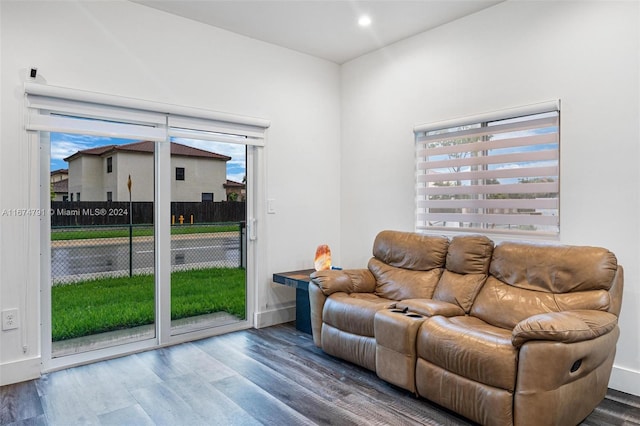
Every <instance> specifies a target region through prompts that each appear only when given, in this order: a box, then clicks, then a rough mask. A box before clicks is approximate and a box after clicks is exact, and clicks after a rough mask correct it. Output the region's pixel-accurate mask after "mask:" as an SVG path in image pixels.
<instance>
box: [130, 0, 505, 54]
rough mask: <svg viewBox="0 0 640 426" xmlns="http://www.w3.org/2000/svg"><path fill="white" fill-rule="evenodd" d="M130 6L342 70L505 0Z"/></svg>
mask: <svg viewBox="0 0 640 426" xmlns="http://www.w3.org/2000/svg"><path fill="white" fill-rule="evenodd" d="M131 1H133V2H135V3H139V4H142V5H145V6H148V7H152V8H154V9H159V10H163V11H165V12H168V13H171V14H174V15H178V16H182V17H184V18H188V19H193V20H195V21H199V22H202V23H205V24H208V25H212V26H215V27H218V28H223V29H225V30H228V31H232V32H234V33H238V34H242V35H245V36H248V37H251V38H254V39H257V40H262V41H265V42H267V43H272V44H276V45H279V46H282V47H286V48H289V49H293V50H296V51H298V52H303V53H307V54H309V55H313V56H317V57H319V58H324V59H327V60H329V61H332V62H335V63H338V64H342V63H344V62H347V61H349V60H351V59H354V58H357V57H358V56H361V55H363V54H365V53H368V52H371V51H373V50H376V49H379V48H381V47H383V46H387V45H389V44H391V43H394V42H396V41H399V40H402V39H404V38H407V37H410V36H413V35H415V34H418V33H421V32H424V31H427V30H429V29H432V28H435V27H437V26H439V25H442V24H445V23H447V22H451V21H453V20H456V19H459V18H462V17H464V16H467V15H470V14H472V13H475V12H478V11H480V10H482V9H485V8H488V7H491V6H493V5H495V4H497V3H500V2H501V1H504V0H412V1H407V0H373V1H354V0H323V1H320V0H235V1H234V0H131ZM361 15H368V16H369V17H370V18H371V20H372V23H371V25H370V26H369V27H366V28H363V27H360V26H359V25H358V23H357V21H358V18H359V17H360V16H361Z"/></svg>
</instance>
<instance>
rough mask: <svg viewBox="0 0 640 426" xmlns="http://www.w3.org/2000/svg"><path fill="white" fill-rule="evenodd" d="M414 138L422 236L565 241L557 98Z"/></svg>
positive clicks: (428, 129)
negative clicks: (474, 235)
mask: <svg viewBox="0 0 640 426" xmlns="http://www.w3.org/2000/svg"><path fill="white" fill-rule="evenodd" d="M414 134H415V139H414V141H415V148H416V154H415V155H416V157H415V160H416V169H415V173H416V176H415V180H414V185H415V229H416V231H417V232H445V233H449V232H450V233H469V232H473V233H487V234H494V235H509V236H515V237H520V236H527V237H533V238H543V239H553V240H556V239H559V236H560V101H559V100H558V101H551V102H544V103H540V104H533V105H527V106H524V107H519V108H510V109H505V110H500V111H495V112H490V113H485V114H478V115H474V116H468V117H461V118H456V119H452V120H446V121H440V122H434V123H429V124H424V125H420V126H416V127H415V128H414ZM497 184H501V186H500V185H497Z"/></svg>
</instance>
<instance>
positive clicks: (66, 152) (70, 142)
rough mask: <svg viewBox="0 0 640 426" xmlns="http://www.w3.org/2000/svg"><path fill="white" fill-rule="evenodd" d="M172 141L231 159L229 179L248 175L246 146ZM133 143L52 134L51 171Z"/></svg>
mask: <svg viewBox="0 0 640 426" xmlns="http://www.w3.org/2000/svg"><path fill="white" fill-rule="evenodd" d="M172 141H173V142H176V143H179V144H182V145H188V146H192V147H194V148H199V149H204V150H206V151H210V152H215V153H216V154H222V155H226V156H229V157H231V160H229V161H227V179H230V180H233V181H236V182H242V180H243V178H244V177H245V175H246V150H245V146H244V145H240V144H233V143H222V142H212V141H203V140H196V139H185V138H173V139H172ZM132 142H137V140H132V139H117V138H109V137H104V136H87V135H73V134H66V133H51V171H54V170H59V169H67V168H69V164H68V163H67V162H66V161H64V158H67V157H69V156H70V155H73V154H75V153H76V152H78V151H81V150H83V149H89V148H95V147H98V146H104V145H123V144H127V143H132Z"/></svg>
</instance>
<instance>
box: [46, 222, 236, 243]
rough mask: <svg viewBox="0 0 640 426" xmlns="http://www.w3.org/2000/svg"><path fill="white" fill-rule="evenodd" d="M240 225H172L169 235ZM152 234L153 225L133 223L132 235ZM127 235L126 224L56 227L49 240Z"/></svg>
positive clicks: (230, 230) (225, 230) (224, 228)
mask: <svg viewBox="0 0 640 426" xmlns="http://www.w3.org/2000/svg"><path fill="white" fill-rule="evenodd" d="M239 229H240V225H238V224H233V225H173V226H172V227H171V235H185V234H206V233H214V232H239ZM151 235H153V225H133V236H134V237H147V236H151ZM128 236H129V228H128V226H127V225H121V226H103V227H95V228H89V229H87V228H86V227H83V228H57V229H53V230H52V232H51V241H63V240H84V239H94V238H122V237H128Z"/></svg>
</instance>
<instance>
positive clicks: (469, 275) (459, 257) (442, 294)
mask: <svg viewBox="0 0 640 426" xmlns="http://www.w3.org/2000/svg"><path fill="white" fill-rule="evenodd" d="M492 253H493V241H491V240H490V239H489V238H487V237H485V236H483V235H460V236H455V237H453V238H452V239H451V241H450V242H449V249H448V250H447V260H446V264H445V270H444V272H443V273H442V276H441V277H440V280H439V282H438V285H437V287H436V289H435V292H434V293H433V299H435V300H441V301H443V302H449V303H453V304H455V305H458V306H460V307H461V308H462V309H463V310H464V312H465V313H469V310H470V309H471V305H472V304H473V301H474V300H475V298H476V296H477V295H478V292H479V291H480V289H481V288H482V286H483V284H484V283H485V281H486V280H487V275H488V273H489V264H490V263H491V255H492Z"/></svg>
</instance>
